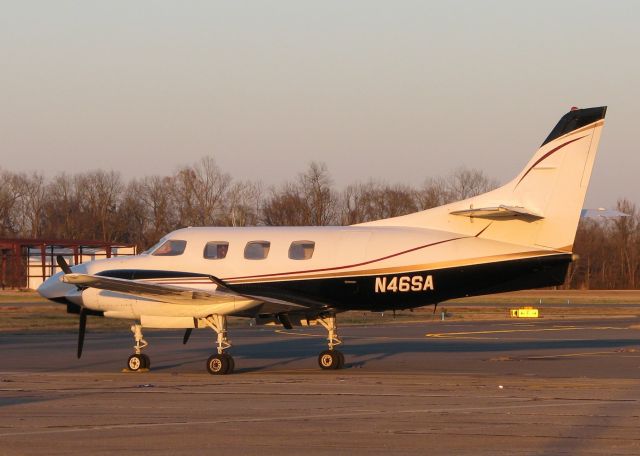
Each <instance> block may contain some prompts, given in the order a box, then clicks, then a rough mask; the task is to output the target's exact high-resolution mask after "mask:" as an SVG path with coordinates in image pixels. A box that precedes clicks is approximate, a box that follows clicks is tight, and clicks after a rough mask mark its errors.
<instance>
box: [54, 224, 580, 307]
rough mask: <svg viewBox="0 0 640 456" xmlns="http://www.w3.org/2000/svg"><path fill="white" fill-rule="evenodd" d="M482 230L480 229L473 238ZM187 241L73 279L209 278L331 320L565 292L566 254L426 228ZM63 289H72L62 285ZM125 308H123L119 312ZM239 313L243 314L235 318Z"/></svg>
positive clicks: (90, 294) (102, 296) (189, 231)
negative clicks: (520, 293) (344, 314)
mask: <svg viewBox="0 0 640 456" xmlns="http://www.w3.org/2000/svg"><path fill="white" fill-rule="evenodd" d="M483 228H484V224H483V223H482V222H479V223H478V231H481V230H482V229H483ZM167 240H178V241H184V242H185V247H184V251H183V252H182V253H180V254H178V255H172V256H162V255H155V254H154V252H151V253H144V254H141V255H138V256H135V257H120V258H112V259H107V260H101V261H95V262H92V263H88V264H86V265H79V266H76V267H74V271H76V270H77V271H79V272H84V273H87V274H97V275H101V276H106V277H115V278H121V279H128V280H145V281H152V282H154V283H158V284H165V285H175V286H188V287H191V288H196V289H201V290H205V291H210V290H214V289H215V288H216V284H215V283H214V282H212V281H211V280H209V279H208V278H207V276H214V277H215V278H219V279H221V280H222V281H224V282H225V283H227V284H229V285H230V286H233V287H234V289H235V290H237V291H239V292H242V293H246V294H250V295H261V296H265V297H271V298H274V299H285V300H287V301H291V302H294V303H298V304H301V305H303V306H305V307H309V308H310V309H318V308H330V309H333V310H334V311H338V312H340V311H345V310H355V309H358V310H370V311H384V310H389V309H407V308H414V307H419V306H424V305H429V304H434V303H438V302H441V301H443V300H446V299H451V298H456V297H462V296H471V295H478V294H486V293H494V292H501V291H509V290H516V289H522V288H534V287H542V286H551V285H558V284H561V283H562V282H563V280H564V277H565V273H566V269H567V266H568V264H569V263H570V261H571V254H569V253H566V252H561V251H556V250H550V249H541V248H528V247H524V246H521V245H514V244H508V243H502V242H498V241H494V240H488V239H482V238H478V237H475V236H465V235H460V234H456V233H447V232H443V231H435V230H429V229H417V228H403V227H302V228H295V227H292V228H270V227H255V228H254V227H252V228H185V229H182V230H178V231H175V232H173V233H171V234H170V235H168V236H166V237H165V238H163V241H167ZM256 241H258V242H265V243H268V245H269V248H268V253H267V254H266V257H265V258H263V259H248V258H246V255H245V249H246V248H247V245H248V244H249V243H252V242H256ZM297 242H306V243H307V244H312V245H313V250H312V252H311V255H310V257H309V258H302V259H292V258H290V256H291V255H290V249H291V248H292V244H295V243H297ZM209 243H225V244H227V245H228V251H227V252H226V255H225V257H224V258H220V259H211V258H205V246H207V244H209ZM64 286H69V285H66V284H64ZM124 301H127V303H126V304H123V302H124ZM82 305H84V306H85V307H87V308H90V309H93V310H99V311H106V312H110V316H115V317H117V316H121V317H122V318H140V316H141V315H165V316H166V315H167V312H170V314H171V315H173V316H178V315H181V316H196V317H197V316H200V315H206V314H207V312H209V310H208V309H207V308H206V306H205V307H203V306H194V308H190V307H191V306H182V307H180V308H177V309H176V306H171V305H166V306H165V305H163V304H162V303H157V302H154V301H153V300H149V299H132V297H131V296H128V295H119V294H118V293H115V292H110V291H106V290H96V289H91V288H90V289H87V290H84V291H82ZM233 313H237V314H239V315H246V316H249V314H246V313H243V311H242V306H241V305H239V306H238V309H237V312H233Z"/></svg>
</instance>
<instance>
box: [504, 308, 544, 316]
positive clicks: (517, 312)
mask: <svg viewBox="0 0 640 456" xmlns="http://www.w3.org/2000/svg"><path fill="white" fill-rule="evenodd" d="M510 312H511V317H512V318H538V317H539V314H538V309H534V308H533V307H521V308H519V309H511V311H510Z"/></svg>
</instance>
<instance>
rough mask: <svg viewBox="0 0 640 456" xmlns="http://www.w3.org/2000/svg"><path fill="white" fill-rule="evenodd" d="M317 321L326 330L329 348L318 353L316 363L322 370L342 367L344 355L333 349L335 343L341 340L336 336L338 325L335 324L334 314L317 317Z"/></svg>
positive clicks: (337, 343) (339, 342)
mask: <svg viewBox="0 0 640 456" xmlns="http://www.w3.org/2000/svg"><path fill="white" fill-rule="evenodd" d="M318 322H319V323H320V324H321V325H322V326H324V327H325V329H326V330H327V332H328V335H327V341H328V345H329V350H325V351H323V352H321V353H320V355H318V365H319V366H320V368H322V369H324V370H330V369H342V368H343V367H344V355H343V354H342V352H340V351H338V350H335V349H334V347H335V346H336V345H340V344H341V343H342V341H341V340H340V339H339V338H338V332H337V330H338V327H337V325H336V316H335V314H329V315H325V316H321V317H319V318H318Z"/></svg>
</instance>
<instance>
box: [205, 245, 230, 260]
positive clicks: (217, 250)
mask: <svg viewBox="0 0 640 456" xmlns="http://www.w3.org/2000/svg"><path fill="white" fill-rule="evenodd" d="M228 250H229V243H228V242H224V241H212V242H207V245H205V246H204V257H205V258H207V259H209V260H222V259H223V258H224V257H226V256H227V251H228Z"/></svg>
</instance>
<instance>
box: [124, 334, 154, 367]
mask: <svg viewBox="0 0 640 456" xmlns="http://www.w3.org/2000/svg"><path fill="white" fill-rule="evenodd" d="M131 332H132V333H133V337H134V339H135V340H136V344H135V345H134V346H133V349H134V350H135V353H134V354H133V355H131V356H129V359H127V369H129V370H130V371H133V372H137V371H139V370H140V369H149V368H150V367H151V359H150V358H149V357H148V356H147V355H145V354H144V353H142V349H143V348H145V347H146V346H147V345H149V344H148V343H147V341H146V340H144V339H143V338H142V325H133V326H132V327H131Z"/></svg>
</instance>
